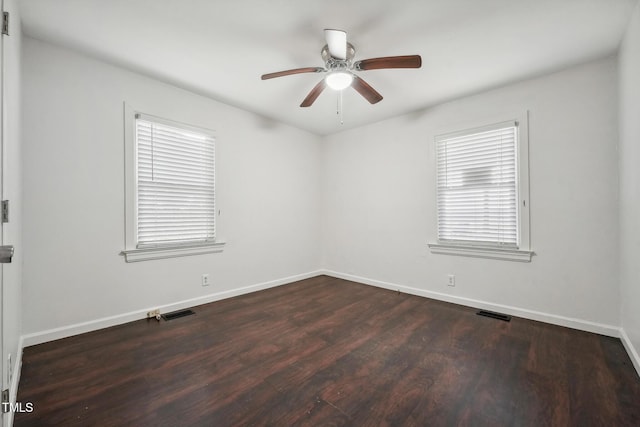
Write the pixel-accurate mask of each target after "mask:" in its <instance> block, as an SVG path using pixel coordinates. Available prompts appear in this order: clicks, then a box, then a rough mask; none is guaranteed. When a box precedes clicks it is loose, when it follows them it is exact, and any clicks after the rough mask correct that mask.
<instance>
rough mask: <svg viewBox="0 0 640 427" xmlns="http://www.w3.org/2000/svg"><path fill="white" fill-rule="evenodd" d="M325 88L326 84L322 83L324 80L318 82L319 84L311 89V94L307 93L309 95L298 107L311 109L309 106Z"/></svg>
mask: <svg viewBox="0 0 640 427" xmlns="http://www.w3.org/2000/svg"><path fill="white" fill-rule="evenodd" d="M326 86H327V84H326V83H325V82H324V79H322V80H320V83H318V84H317V85H315V86H314V88H313V89H311V92H309V95H307V97H306V98H305V99H304V101H302V104H300V106H301V107H311V104H313V103H314V102H315V100H316V99H318V96H320V94H321V93H322V91H323V90H324V88H325V87H326Z"/></svg>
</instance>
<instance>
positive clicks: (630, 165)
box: [619, 4, 640, 374]
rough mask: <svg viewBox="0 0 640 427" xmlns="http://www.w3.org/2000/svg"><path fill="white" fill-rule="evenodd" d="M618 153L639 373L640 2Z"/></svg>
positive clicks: (625, 272)
mask: <svg viewBox="0 0 640 427" xmlns="http://www.w3.org/2000/svg"><path fill="white" fill-rule="evenodd" d="M619 154H620V284H621V302H622V305H621V311H622V328H623V330H624V331H625V333H626V335H627V336H628V338H629V341H630V342H631V346H632V347H633V348H634V349H633V350H631V353H635V360H634V361H635V364H636V369H637V370H638V373H639V374H640V356H638V354H639V353H640V267H639V266H638V260H640V223H639V221H640V167H639V166H638V165H640V4H639V5H638V6H636V8H635V11H634V13H633V15H632V17H631V20H630V22H629V27H628V29H627V32H626V34H625V37H624V40H623V42H622V45H621V48H620V153H619ZM627 344H629V343H627Z"/></svg>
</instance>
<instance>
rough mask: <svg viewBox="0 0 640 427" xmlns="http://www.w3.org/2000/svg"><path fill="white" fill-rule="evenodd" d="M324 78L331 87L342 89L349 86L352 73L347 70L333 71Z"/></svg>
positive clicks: (351, 80)
mask: <svg viewBox="0 0 640 427" xmlns="http://www.w3.org/2000/svg"><path fill="white" fill-rule="evenodd" d="M324 80H325V82H326V83H327V86H329V87H330V88H331V89H333V90H343V89H346V88H348V87H349V86H351V82H353V74H351V73H349V72H348V71H333V72H331V73H329V74H328V75H327V77H325V79H324Z"/></svg>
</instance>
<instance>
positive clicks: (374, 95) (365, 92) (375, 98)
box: [323, 76, 382, 104]
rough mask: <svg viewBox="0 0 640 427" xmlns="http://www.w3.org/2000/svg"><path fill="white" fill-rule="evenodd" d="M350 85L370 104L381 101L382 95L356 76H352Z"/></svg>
mask: <svg viewBox="0 0 640 427" xmlns="http://www.w3.org/2000/svg"><path fill="white" fill-rule="evenodd" d="M323 81H324V80H323ZM351 86H352V87H353V88H354V89H355V90H356V91H357V92H358V93H359V94H360V95H362V96H363V97H364V98H365V99H366V100H367V101H369V103H371V104H376V103H378V102H380V101H382V95H380V94H379V93H378V92H377V91H376V90H375V89H374V88H372V87H371V86H370V85H369V83H367V82H365V81H364V80H362V79H361V78H360V77H358V76H353V82H352V83H351Z"/></svg>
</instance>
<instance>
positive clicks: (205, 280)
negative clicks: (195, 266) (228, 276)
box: [202, 273, 211, 286]
mask: <svg viewBox="0 0 640 427" xmlns="http://www.w3.org/2000/svg"><path fill="white" fill-rule="evenodd" d="M210 284H211V282H210V280H209V273H205V274H203V275H202V286H209V285H210Z"/></svg>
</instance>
